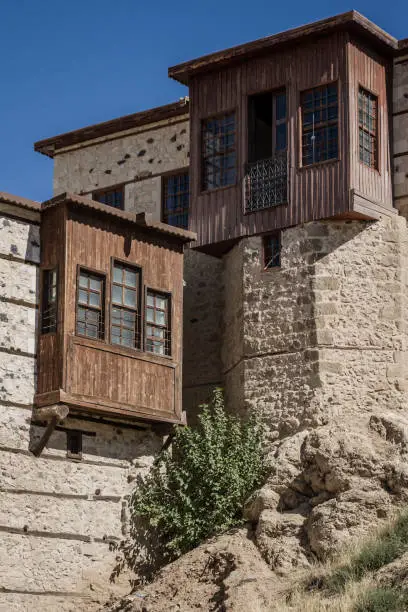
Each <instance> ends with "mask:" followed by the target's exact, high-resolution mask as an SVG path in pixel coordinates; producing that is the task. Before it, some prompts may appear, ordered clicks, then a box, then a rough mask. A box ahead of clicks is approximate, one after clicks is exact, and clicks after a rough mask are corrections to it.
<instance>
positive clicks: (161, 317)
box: [156, 310, 166, 325]
mask: <svg viewBox="0 0 408 612" xmlns="http://www.w3.org/2000/svg"><path fill="white" fill-rule="evenodd" d="M156 323H158V325H164V324H165V323H166V314H165V313H164V312H163V311H162V310H158V311H157V312H156Z"/></svg>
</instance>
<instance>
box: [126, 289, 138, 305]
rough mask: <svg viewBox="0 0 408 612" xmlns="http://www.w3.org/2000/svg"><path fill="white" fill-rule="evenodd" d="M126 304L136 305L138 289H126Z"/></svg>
mask: <svg viewBox="0 0 408 612" xmlns="http://www.w3.org/2000/svg"><path fill="white" fill-rule="evenodd" d="M125 306H133V307H136V291H133V289H125Z"/></svg>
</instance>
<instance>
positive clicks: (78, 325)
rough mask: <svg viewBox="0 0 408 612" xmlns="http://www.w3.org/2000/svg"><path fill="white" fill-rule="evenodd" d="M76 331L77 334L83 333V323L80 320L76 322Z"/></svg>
mask: <svg viewBox="0 0 408 612" xmlns="http://www.w3.org/2000/svg"><path fill="white" fill-rule="evenodd" d="M77 333H78V334H82V335H84V334H85V323H82V322H81V321H78V323H77Z"/></svg>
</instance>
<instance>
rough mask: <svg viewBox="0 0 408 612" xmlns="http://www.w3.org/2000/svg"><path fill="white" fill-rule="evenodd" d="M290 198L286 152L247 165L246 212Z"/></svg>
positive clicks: (284, 201)
mask: <svg viewBox="0 0 408 612" xmlns="http://www.w3.org/2000/svg"><path fill="white" fill-rule="evenodd" d="M287 199H288V164H287V155H286V153H283V154H280V155H275V156H274V157H270V158H268V159H261V160H259V161H256V162H252V163H250V164H248V165H247V171H246V174H245V212H255V211H257V210H262V209H264V208H270V207H271V206H277V205H278V204H285V203H286V202H287Z"/></svg>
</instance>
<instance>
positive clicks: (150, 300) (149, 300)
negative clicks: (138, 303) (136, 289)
mask: <svg viewBox="0 0 408 612" xmlns="http://www.w3.org/2000/svg"><path fill="white" fill-rule="evenodd" d="M146 303H147V305H148V306H154V298H153V296H152V295H151V294H150V293H148V294H147V298H146Z"/></svg>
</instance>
